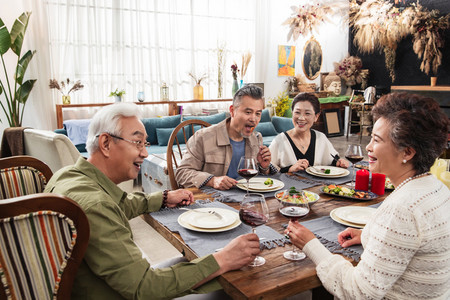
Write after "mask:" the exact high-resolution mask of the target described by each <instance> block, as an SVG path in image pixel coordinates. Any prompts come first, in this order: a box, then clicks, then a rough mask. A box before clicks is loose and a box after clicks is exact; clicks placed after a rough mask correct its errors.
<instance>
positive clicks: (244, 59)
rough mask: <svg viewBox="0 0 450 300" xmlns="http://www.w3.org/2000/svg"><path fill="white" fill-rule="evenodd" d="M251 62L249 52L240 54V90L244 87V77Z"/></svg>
mask: <svg viewBox="0 0 450 300" xmlns="http://www.w3.org/2000/svg"><path fill="white" fill-rule="evenodd" d="M251 60H252V54H251V53H250V52H247V53H244V54H242V66H241V85H240V86H239V87H240V88H241V87H243V86H244V76H245V74H246V73H247V68H248V65H249V64H250V61H251Z"/></svg>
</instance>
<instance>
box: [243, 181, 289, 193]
mask: <svg viewBox="0 0 450 300" xmlns="http://www.w3.org/2000/svg"><path fill="white" fill-rule="evenodd" d="M236 186H237V187H238V188H240V189H242V190H245V191H246V190H247V180H245V179H241V180H238V183H237V184H236ZM282 188H284V183H283V181H280V180H278V179H274V178H266V177H255V178H252V179H250V181H249V186H248V190H249V191H251V192H264V193H265V192H275V191H278V190H281V189H282Z"/></svg>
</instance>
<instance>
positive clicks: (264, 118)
mask: <svg viewBox="0 0 450 300" xmlns="http://www.w3.org/2000/svg"><path fill="white" fill-rule="evenodd" d="M270 121H272V119H271V118H270V113H269V110H268V109H267V108H266V109H263V111H262V114H261V120H260V121H259V122H260V123H263V122H270Z"/></svg>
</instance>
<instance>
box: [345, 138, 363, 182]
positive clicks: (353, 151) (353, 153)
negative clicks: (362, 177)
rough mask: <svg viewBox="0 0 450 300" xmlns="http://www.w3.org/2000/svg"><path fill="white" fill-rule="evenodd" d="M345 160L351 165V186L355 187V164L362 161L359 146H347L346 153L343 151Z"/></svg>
mask: <svg viewBox="0 0 450 300" xmlns="http://www.w3.org/2000/svg"><path fill="white" fill-rule="evenodd" d="M345 158H346V159H347V160H348V161H350V162H351V163H352V183H351V186H352V187H355V180H354V179H355V164H356V163H357V162H359V161H361V160H363V158H364V156H363V154H362V149H361V145H359V144H351V145H348V147H347V151H345Z"/></svg>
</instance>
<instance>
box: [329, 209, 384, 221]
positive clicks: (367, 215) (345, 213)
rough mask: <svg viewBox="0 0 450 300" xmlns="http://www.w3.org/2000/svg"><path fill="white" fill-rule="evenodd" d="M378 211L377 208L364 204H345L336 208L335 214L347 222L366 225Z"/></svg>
mask: <svg viewBox="0 0 450 300" xmlns="http://www.w3.org/2000/svg"><path fill="white" fill-rule="evenodd" d="M375 212H376V208H373V207H364V206H344V207H339V208H337V209H335V210H334V214H335V215H336V216H337V217H338V218H339V219H341V220H344V221H346V222H350V223H354V224H360V225H366V224H367V222H369V220H370V219H371V218H372V215H373V214H374V213H375Z"/></svg>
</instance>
